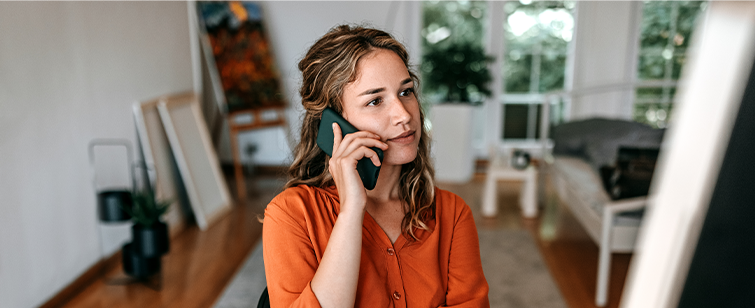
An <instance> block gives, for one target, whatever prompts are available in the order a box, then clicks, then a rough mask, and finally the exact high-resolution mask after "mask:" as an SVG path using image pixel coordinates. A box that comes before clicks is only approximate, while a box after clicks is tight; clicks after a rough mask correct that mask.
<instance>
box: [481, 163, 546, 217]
mask: <svg viewBox="0 0 755 308" xmlns="http://www.w3.org/2000/svg"><path fill="white" fill-rule="evenodd" d="M509 157H510V156H503V157H498V158H496V159H494V160H493V161H492V162H491V164H490V165H489V166H488V171H487V175H486V176H485V187H484V188H483V189H484V190H483V196H482V216H485V217H494V216H496V215H497V214H498V200H497V199H498V193H497V189H496V188H497V184H498V181H499V180H510V181H523V182H524V183H523V185H522V190H521V192H520V193H519V206H520V207H521V208H522V216H524V217H526V218H533V217H535V216H537V168H535V166H533V165H531V164H530V165H529V166H527V168H525V169H524V170H519V169H515V168H514V167H512V166H511V165H510V164H509V159H508V158H509Z"/></svg>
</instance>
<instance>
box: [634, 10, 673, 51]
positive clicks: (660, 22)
mask: <svg viewBox="0 0 755 308" xmlns="http://www.w3.org/2000/svg"><path fill="white" fill-rule="evenodd" d="M641 29H642V30H641V31H642V32H641V34H640V46H641V48H649V47H658V48H665V47H666V44H667V43H668V37H669V35H670V31H671V6H670V5H669V3H668V2H661V1H648V2H645V3H644V4H643V6H642V25H641Z"/></svg>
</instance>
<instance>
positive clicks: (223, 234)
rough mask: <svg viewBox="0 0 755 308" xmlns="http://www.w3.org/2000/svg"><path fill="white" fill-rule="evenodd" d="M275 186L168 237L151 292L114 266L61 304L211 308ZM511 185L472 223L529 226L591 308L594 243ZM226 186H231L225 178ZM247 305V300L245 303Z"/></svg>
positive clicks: (619, 262) (567, 292) (580, 302)
mask: <svg viewBox="0 0 755 308" xmlns="http://www.w3.org/2000/svg"><path fill="white" fill-rule="evenodd" d="M483 179H484V176H483V175H479V174H478V175H477V176H475V178H474V180H473V181H472V182H471V183H469V184H463V185H451V186H448V185H446V186H448V187H443V186H442V185H441V187H442V188H445V189H449V190H452V191H453V189H457V190H469V189H473V191H474V192H475V193H477V192H479V191H480V187H481V186H482V184H483ZM282 184H283V180H282V178H281V177H277V176H270V175H268V176H258V177H255V178H252V179H249V180H248V183H247V187H248V191H249V195H250V196H249V200H247V202H245V203H243V204H237V205H236V206H234V207H233V210H232V211H231V213H230V214H229V215H227V216H226V217H223V218H222V219H221V220H219V222H218V223H217V224H215V225H213V226H212V227H211V228H210V229H209V230H207V231H204V232H201V231H200V230H199V229H198V228H197V227H196V226H190V227H188V228H186V229H185V230H184V231H183V232H182V233H181V234H179V235H178V236H177V237H176V238H174V239H173V240H172V242H171V251H170V253H169V254H167V255H166V256H165V257H164V258H163V270H162V277H161V287H162V288H161V290H160V291H156V290H155V289H154V287H156V285H157V284H158V282H159V281H158V280H157V279H156V280H155V281H153V282H152V284H150V283H147V284H141V283H131V284H124V280H127V279H128V278H127V277H126V276H125V275H124V274H123V271H122V270H121V265H120V263H118V264H116V265H115V266H113V268H110V269H108V270H106V271H104V272H103V276H102V277H100V278H98V279H96V280H94V282H93V283H91V284H90V285H88V286H87V287H86V288H85V289H84V290H82V291H81V292H80V293H78V294H77V295H76V296H75V297H73V298H72V299H71V300H70V301H68V302H67V303H66V304H65V305H64V306H63V307H139V308H147V307H212V306H213V304H214V303H215V301H216V300H217V299H218V298H219V296H220V295H221V293H222V291H223V289H224V288H225V286H226V285H227V284H228V283H229V282H230V280H231V278H232V277H233V275H234V274H235V273H236V271H237V270H238V269H239V268H240V266H241V265H242V263H243V261H244V260H245V259H246V257H247V256H248V255H249V253H250V252H251V248H252V247H253V246H254V245H255V244H256V242H257V241H258V240H259V239H260V237H261V229H262V225H261V224H260V223H259V222H258V221H257V214H259V213H261V212H262V211H263V209H264V206H265V205H266V204H267V202H268V201H269V200H270V199H272V197H273V196H275V195H276V194H277V193H278V192H279V191H280V189H281V186H282ZM517 185H519V184H518V183H515V182H512V183H508V182H502V183H500V184H499V187H504V189H501V193H500V194H499V200H500V202H501V206H500V214H499V216H498V217H496V218H492V219H478V222H479V223H482V224H489V225H490V224H492V225H496V224H506V225H509V226H512V227H518V228H525V229H527V230H529V231H531V232H532V234H533V235H534V237H535V238H536V239H537V244H538V246H539V248H540V251H541V252H542V256H543V259H544V260H545V262H546V264H547V266H548V268H549V270H550V272H551V274H552V275H553V277H554V281H555V282H556V284H557V285H558V287H559V289H560V291H561V294H562V295H563V297H564V299H565V301H566V302H567V304H568V305H569V307H572V308H586V307H587V308H589V307H595V305H594V294H595V293H594V292H595V280H596V272H597V262H598V247H597V246H596V245H595V244H594V243H593V242H592V240H590V238H589V236H588V235H587V233H586V232H585V231H584V230H583V229H582V227H581V226H580V225H579V224H578V223H577V221H576V219H575V218H574V217H573V216H572V215H571V214H569V213H568V211H566V210H565V209H564V208H563V207H562V206H561V205H560V204H559V202H558V200H557V199H556V198H555V196H553V195H551V194H548V193H547V191H548V189H546V194H543V195H541V196H542V198H541V200H540V201H541V205H544V209H543V210H542V212H541V213H540V215H539V216H538V218H536V219H524V218H521V216H519V215H518V208H517V204H516V200H517V199H518V198H517V192H518V186H517ZM229 186H230V187H233V185H232V182H229ZM459 195H462V194H461V193H460V194H459ZM470 199H474V200H467V202H468V203H469V205H470V206H472V207H473V212H479V211H478V209H477V208H476V207H478V206H479V198H470ZM476 214H477V213H475V215H476ZM630 257H631V256H630V255H629V254H614V263H613V266H612V270H611V285H610V289H609V301H608V302H609V303H608V306H607V307H618V304H619V300H620V295H621V290H622V289H623V282H624V279H625V277H626V273H627V269H628V266H629V261H630ZM490 292H495V290H490ZM255 305H256V303H249V306H250V307H254V306H255Z"/></svg>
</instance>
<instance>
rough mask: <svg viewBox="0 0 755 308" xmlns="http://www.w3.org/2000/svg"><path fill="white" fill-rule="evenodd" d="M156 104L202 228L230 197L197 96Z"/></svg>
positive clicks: (227, 204)
mask: <svg viewBox="0 0 755 308" xmlns="http://www.w3.org/2000/svg"><path fill="white" fill-rule="evenodd" d="M157 108H158V110H159V113H160V118H161V119H162V122H163V127H165V132H166V133H167V135H168V140H169V141H170V147H171V149H172V150H173V155H174V157H175V158H176V163H177V164H178V170H179V171H180V173H181V178H182V179H183V183H184V186H185V187H186V192H187V194H188V195H189V202H190V203H191V208H192V210H193V211H194V217H195V218H196V221H197V225H198V226H199V228H200V229H202V230H206V229H207V228H209V226H210V225H212V223H213V222H215V221H216V220H217V219H218V218H220V217H222V216H223V215H225V214H226V213H228V211H230V209H231V198H230V193H229V192H228V186H227V184H226V182H225V178H224V177H223V175H222V172H221V171H220V163H219V161H218V157H217V154H216V153H215V150H214V149H213V147H212V140H211V139H210V133H209V131H208V129H207V125H206V124H205V122H204V118H203V116H202V111H201V109H200V107H199V101H198V100H197V96H196V95H194V94H187V95H181V96H175V97H168V98H163V99H160V102H159V103H158V105H157Z"/></svg>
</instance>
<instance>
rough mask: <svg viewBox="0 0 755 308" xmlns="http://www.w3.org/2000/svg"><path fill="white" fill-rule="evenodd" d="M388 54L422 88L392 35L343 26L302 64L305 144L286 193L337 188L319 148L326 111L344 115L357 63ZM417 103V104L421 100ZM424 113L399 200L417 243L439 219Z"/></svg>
mask: <svg viewBox="0 0 755 308" xmlns="http://www.w3.org/2000/svg"><path fill="white" fill-rule="evenodd" d="M377 49H385V50H390V51H393V52H395V53H396V54H397V55H398V56H399V58H401V60H402V61H403V62H404V65H406V67H407V70H408V71H409V75H410V76H411V78H412V80H413V81H414V85H415V87H416V88H419V78H418V77H417V75H416V74H415V73H414V72H413V71H412V70H411V69H410V65H409V54H408V53H407V52H406V49H405V48H404V46H403V45H402V44H401V43H399V42H398V41H397V40H396V39H394V38H393V37H392V36H391V35H390V34H388V33H386V32H384V31H381V30H377V29H372V28H366V27H362V26H350V25H340V26H336V27H334V28H332V29H331V30H330V31H328V33H327V34H325V35H324V36H323V37H321V38H320V39H319V40H318V41H317V42H315V43H314V45H312V47H311V48H310V49H309V51H308V52H307V54H306V56H304V58H303V59H302V60H301V61H300V62H299V70H300V71H301V73H302V85H301V89H300V90H299V93H300V94H301V98H302V105H303V106H304V110H305V111H306V113H305V115H304V119H303V123H302V127H301V141H300V142H299V144H298V145H297V146H296V148H295V149H294V161H293V163H292V164H291V167H289V169H288V174H289V177H290V178H289V180H288V183H286V188H289V187H294V186H297V185H301V184H305V185H309V186H315V187H321V188H325V187H328V186H332V185H334V184H335V183H334V181H333V177H332V176H331V174H330V171H329V170H328V161H329V159H330V158H329V157H328V156H327V155H326V154H325V152H323V151H322V150H321V149H320V148H319V147H318V146H317V144H316V138H317V130H318V126H319V124H320V119H321V118H322V112H323V110H324V109H325V108H326V107H330V108H333V109H334V110H336V111H337V112H338V113H341V114H342V113H343V105H342V102H341V98H342V96H343V90H344V87H345V86H346V85H347V84H349V83H351V82H353V81H355V80H356V78H357V70H356V67H357V62H359V59H361V58H362V57H364V56H365V55H368V54H370V53H372V52H374V51H375V50H377ZM417 103H419V98H417ZM424 120H425V113H424V111H423V110H422V108H421V107H420V123H422V124H423V125H422V135H421V137H420V140H419V146H418V149H417V157H415V159H414V161H412V162H410V163H407V164H404V165H403V166H402V167H401V175H400V178H399V182H398V185H399V198H400V199H401V200H402V201H403V202H402V203H403V206H404V213H405V215H404V219H403V221H402V222H401V229H402V233H404V234H405V235H409V236H411V238H413V239H414V240H417V239H418V238H417V236H416V235H415V230H416V229H424V230H428V231H429V228H428V227H427V225H426V224H425V222H426V221H428V220H430V219H434V218H435V181H434V176H435V171H434V170H433V166H432V162H431V161H430V137H429V135H428V134H427V129H426V128H425V126H424V123H425V122H424Z"/></svg>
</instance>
